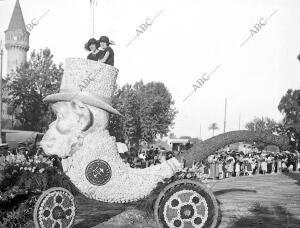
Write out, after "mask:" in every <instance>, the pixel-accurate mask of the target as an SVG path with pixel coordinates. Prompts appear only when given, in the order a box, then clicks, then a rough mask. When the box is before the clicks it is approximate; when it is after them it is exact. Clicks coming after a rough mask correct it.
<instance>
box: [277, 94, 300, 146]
mask: <svg viewBox="0 0 300 228" xmlns="http://www.w3.org/2000/svg"><path fill="white" fill-rule="evenodd" d="M278 110H279V111H280V112H281V113H282V114H283V115H284V117H283V120H282V124H281V125H279V126H278V131H279V132H280V133H281V134H286V135H287V136H288V137H289V139H290V142H291V146H292V147H293V149H297V150H298V151H300V90H292V89H289V90H288V91H287V92H286V94H285V95H284V96H283V97H282V98H281V100H280V102H279V105H278Z"/></svg>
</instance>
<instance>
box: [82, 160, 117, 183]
mask: <svg viewBox="0 0 300 228" xmlns="http://www.w3.org/2000/svg"><path fill="white" fill-rule="evenodd" d="M85 177H86V179H87V180H88V181H89V182H90V183H91V184H93V185H97V186H101V185H105V184H106V183H107V182H108V181H109V180H110V178H111V168H110V165H109V164H108V163H107V162H106V161H103V160H100V159H98V160H94V161H91V162H90V163H89V164H88V165H87V167H86V169H85Z"/></svg>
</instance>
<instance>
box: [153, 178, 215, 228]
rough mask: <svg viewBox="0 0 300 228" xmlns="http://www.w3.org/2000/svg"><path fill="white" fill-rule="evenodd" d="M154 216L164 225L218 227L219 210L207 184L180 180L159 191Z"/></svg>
mask: <svg viewBox="0 0 300 228" xmlns="http://www.w3.org/2000/svg"><path fill="white" fill-rule="evenodd" d="M154 216H155V220H156V223H157V225H158V227H160V228H171V227H172V228H173V227H175V228H177V227H178V228H200V227H201V228H202V227H205V228H214V227H216V225H217V221H218V216H219V210H218V204H217V201H216V198H215V197H214V195H213V194H212V193H211V192H210V191H209V190H208V189H207V188H206V187H205V186H204V185H203V184H201V183H200V182H197V181H192V180H180V181H175V182H173V183H171V184H170V185H168V186H167V187H166V188H165V189H164V190H163V191H162V192H161V193H160V194H159V196H158V198H157V199H156V202H155V206H154Z"/></svg>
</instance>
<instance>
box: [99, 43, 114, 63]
mask: <svg viewBox="0 0 300 228" xmlns="http://www.w3.org/2000/svg"><path fill="white" fill-rule="evenodd" d="M106 52H109V56H108V58H107V60H106V61H105V63H106V64H108V65H111V66H113V65H114V55H115V54H114V51H113V49H112V48H111V47H107V48H106V49H105V50H103V51H102V53H101V55H100V60H101V59H103V57H104V56H105V54H106Z"/></svg>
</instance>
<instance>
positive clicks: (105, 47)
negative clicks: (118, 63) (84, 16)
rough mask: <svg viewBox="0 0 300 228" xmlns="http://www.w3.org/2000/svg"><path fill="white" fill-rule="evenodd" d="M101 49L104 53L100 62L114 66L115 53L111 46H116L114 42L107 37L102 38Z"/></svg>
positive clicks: (100, 40) (100, 41)
mask: <svg viewBox="0 0 300 228" xmlns="http://www.w3.org/2000/svg"><path fill="white" fill-rule="evenodd" d="M99 43H100V47H101V49H102V53H101V55H100V58H99V61H100V62H102V63H105V64H108V65H111V66H113V65H114V55H115V54H114V51H113V49H112V48H111V47H110V46H109V45H110V44H114V42H113V41H111V40H109V38H108V37H107V36H101V37H100V39H99Z"/></svg>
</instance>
